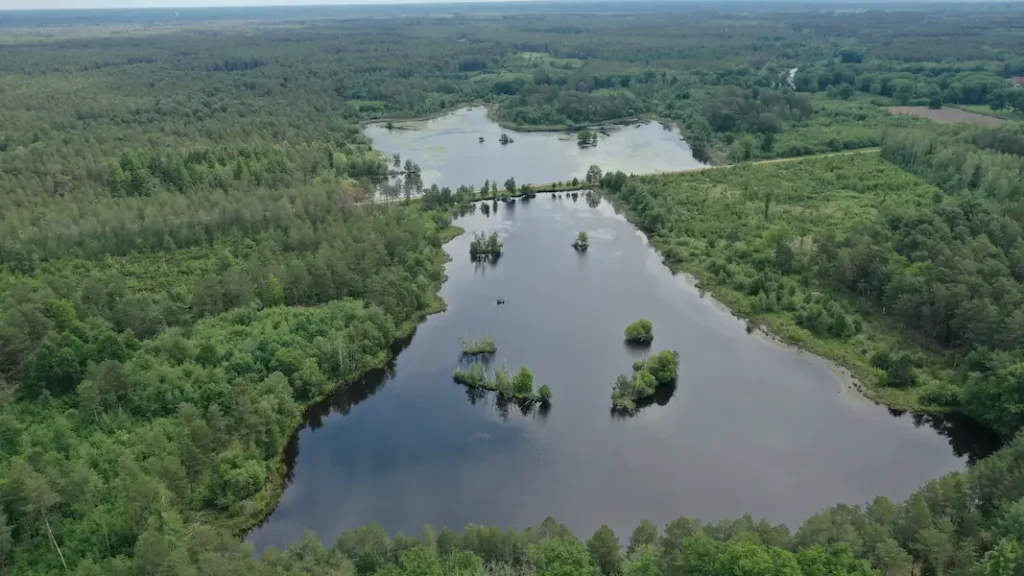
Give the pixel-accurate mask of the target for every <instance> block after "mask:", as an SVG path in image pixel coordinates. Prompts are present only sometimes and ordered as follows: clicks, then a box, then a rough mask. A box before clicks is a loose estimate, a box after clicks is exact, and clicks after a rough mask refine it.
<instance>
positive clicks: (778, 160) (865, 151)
mask: <svg viewBox="0 0 1024 576" xmlns="http://www.w3.org/2000/svg"><path fill="white" fill-rule="evenodd" d="M879 150H880V148H879V147H878V146H873V147H871V148H857V149H854V150H843V151H842V152H825V153H824V154H810V155H807V156H789V157H787V158H772V159H770V160H758V161H756V162H739V163H736V164H722V165H721V166H705V167H703V168H696V170H719V169H722V168H735V167H737V166H748V165H751V164H783V163H786V162H800V161H801V160H811V159H813V158H828V157H829V156H849V155H851V154H874V153H877V152H878V151H879ZM683 172H693V170H678V171H675V172H671V173H672V174H681V173H683Z"/></svg>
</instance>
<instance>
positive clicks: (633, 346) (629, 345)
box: [622, 340, 654, 355]
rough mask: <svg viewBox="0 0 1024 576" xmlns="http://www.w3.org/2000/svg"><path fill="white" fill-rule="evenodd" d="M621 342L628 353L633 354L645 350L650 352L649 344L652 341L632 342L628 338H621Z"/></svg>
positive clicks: (651, 343) (650, 344)
mask: <svg viewBox="0 0 1024 576" xmlns="http://www.w3.org/2000/svg"><path fill="white" fill-rule="evenodd" d="M622 342H623V343H624V344H625V346H626V350H628V351H629V353H630V355H635V354H637V353H640V354H643V353H645V352H650V351H651V346H652V345H653V344H654V342H653V341H651V342H632V341H630V340H623V341H622Z"/></svg>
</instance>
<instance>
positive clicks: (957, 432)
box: [889, 408, 1004, 464]
mask: <svg viewBox="0 0 1024 576" xmlns="http://www.w3.org/2000/svg"><path fill="white" fill-rule="evenodd" d="M889 413H890V414H892V415H893V416H895V417H897V418H899V417H902V416H905V415H906V414H907V412H906V411H905V410H897V409H895V408H890V409H889ZM910 417H911V418H912V419H913V421H914V426H916V427H918V428H920V427H921V426H928V427H930V428H932V429H933V430H935V431H936V432H938V433H939V434H940V435H942V436H945V437H946V439H948V440H949V445H950V446H951V447H952V448H953V453H954V454H956V455H957V456H958V457H960V458H964V457H966V458H967V462H968V463H969V464H974V463H975V462H977V461H978V460H981V459H982V458H985V457H986V456H989V455H991V454H992V453H993V452H995V451H996V450H999V449H1000V448H1002V447H1003V444H1004V441H1003V438H1001V437H1000V436H999V434H996V433H995V432H994V431H992V430H991V429H990V428H988V427H987V426H985V425H983V424H981V423H980V422H978V421H977V420H974V419H973V418H971V417H969V416H965V415H963V414H959V413H957V412H949V413H946V414H916V413H911V414H910Z"/></svg>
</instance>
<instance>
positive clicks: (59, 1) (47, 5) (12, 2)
mask: <svg viewBox="0 0 1024 576" xmlns="http://www.w3.org/2000/svg"><path fill="white" fill-rule="evenodd" d="M460 1H461V2H484V1H493V0H0V10H42V9H69V8H70V9H78V8H158V7H159V8H163V7H182V8H186V7H187V8H195V7H202V6H313V5H317V6H326V5H345V4H348V5H351V4H430V3H445V4H447V3H450V2H460Z"/></svg>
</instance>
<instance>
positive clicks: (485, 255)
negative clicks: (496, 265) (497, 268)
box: [469, 232, 501, 261]
mask: <svg viewBox="0 0 1024 576" xmlns="http://www.w3.org/2000/svg"><path fill="white" fill-rule="evenodd" d="M500 256H501V240H499V239H498V233H497V232H491V235H490V236H486V235H484V233H483V232H478V233H476V234H474V235H473V240H472V241H471V242H470V243H469V257H470V259H472V260H474V261H476V260H497V259H498V258H499V257H500Z"/></svg>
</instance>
